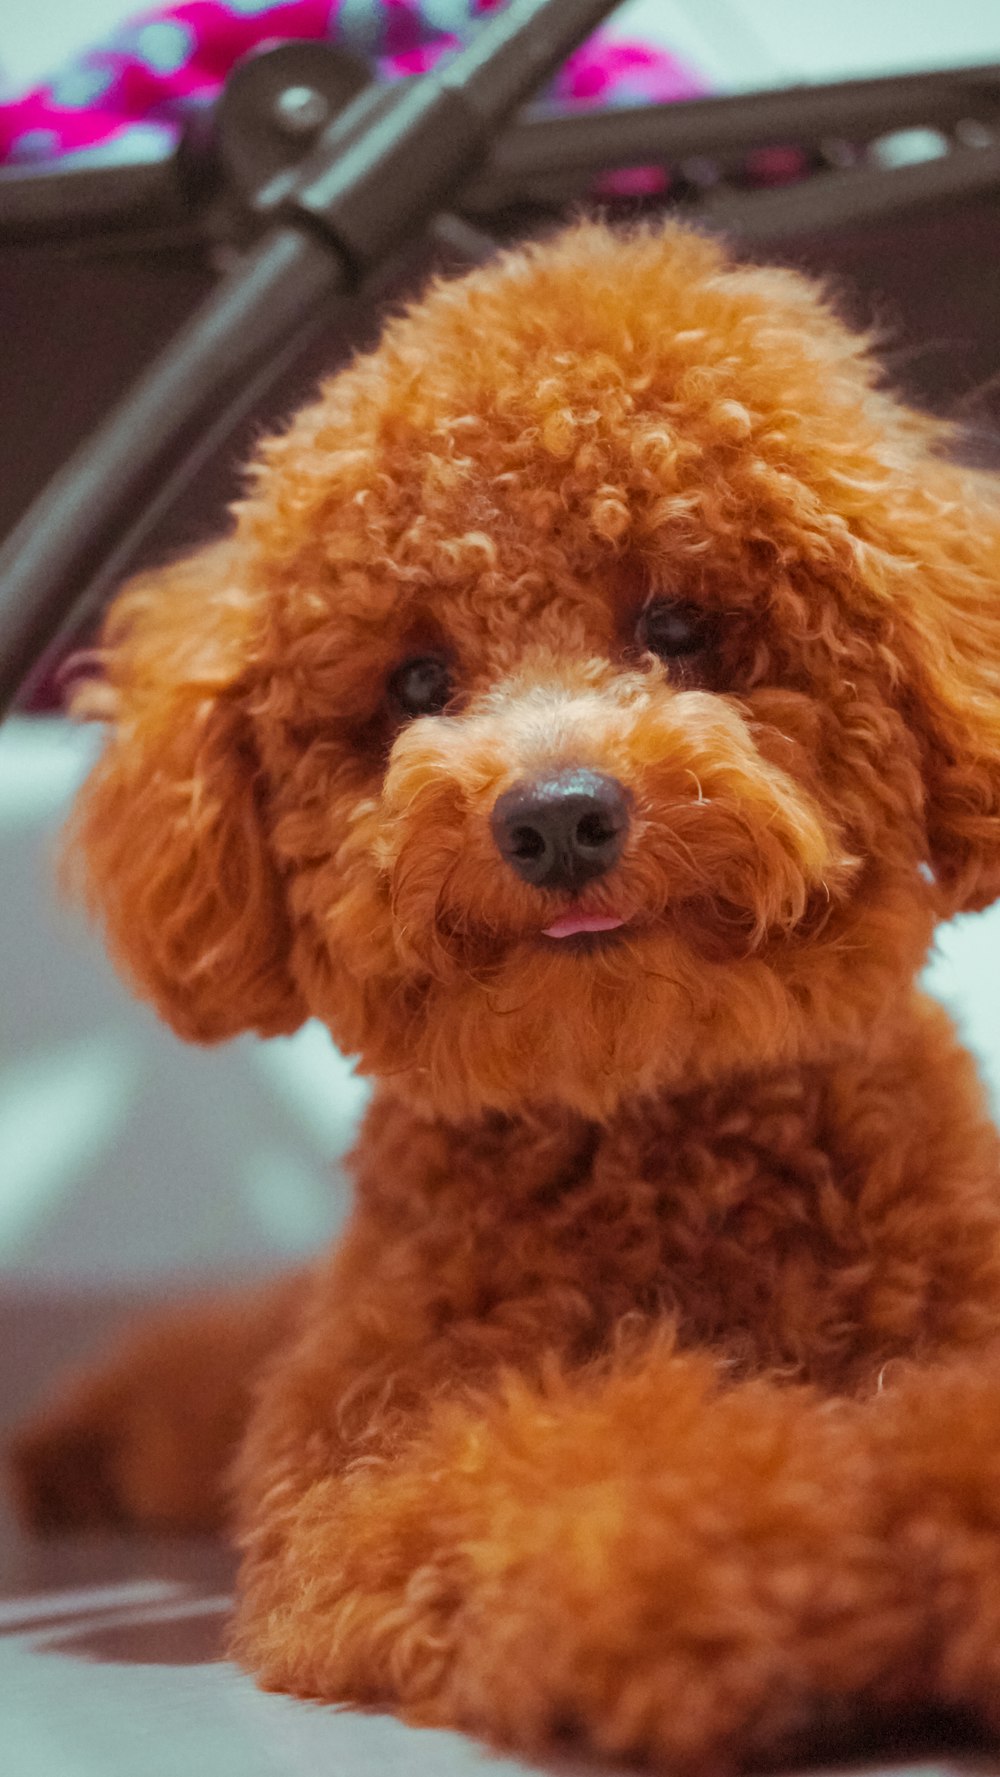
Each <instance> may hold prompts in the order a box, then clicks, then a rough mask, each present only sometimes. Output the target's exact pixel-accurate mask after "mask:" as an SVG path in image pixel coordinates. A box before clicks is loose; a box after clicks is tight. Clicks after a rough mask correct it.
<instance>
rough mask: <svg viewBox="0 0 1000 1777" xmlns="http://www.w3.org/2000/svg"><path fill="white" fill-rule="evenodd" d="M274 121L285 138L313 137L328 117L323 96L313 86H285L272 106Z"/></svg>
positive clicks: (328, 113)
mask: <svg viewBox="0 0 1000 1777" xmlns="http://www.w3.org/2000/svg"><path fill="white" fill-rule="evenodd" d="M272 114H273V116H274V121H275V123H276V124H277V126H278V128H279V129H280V130H281V132H282V134H283V135H285V136H315V135H316V133H317V131H319V130H321V129H322V128H323V125H324V124H325V123H326V122H327V120H328V118H329V115H330V107H329V105H328V104H327V101H326V99H325V98H324V96H323V94H322V93H320V92H317V91H316V88H315V87H313V86H286V87H285V89H284V91H283V92H280V93H279V94H278V96H277V98H276V99H275V101H274V104H273V106H272Z"/></svg>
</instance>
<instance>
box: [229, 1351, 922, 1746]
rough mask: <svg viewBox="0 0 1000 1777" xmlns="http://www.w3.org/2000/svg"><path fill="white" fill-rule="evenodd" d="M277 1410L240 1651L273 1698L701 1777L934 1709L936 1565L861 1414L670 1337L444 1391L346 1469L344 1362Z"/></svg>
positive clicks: (261, 1443)
mask: <svg viewBox="0 0 1000 1777" xmlns="http://www.w3.org/2000/svg"><path fill="white" fill-rule="evenodd" d="M313 1358H315V1353H314V1354H313ZM270 1393H271V1396H272V1398H271V1400H270V1402H269V1401H268V1400H266V1399H265V1400H264V1401H263V1402H262V1414H263V1416H264V1420H265V1421H266V1419H267V1417H268V1415H269V1414H270V1416H271V1419H272V1430H271V1432H270V1433H267V1432H266V1430H264V1429H263V1427H259V1428H258V1431H257V1432H256V1433H252V1434H251V1440H250V1446H249V1455H250V1470H249V1472H248V1477H247V1478H248V1481H249V1482H250V1485H251V1491H255V1494H256V1497H255V1503H254V1505H253V1507H252V1508H251V1510H250V1512H249V1515H248V1518H247V1522H246V1525H245V1536H244V1542H245V1548H246V1559H245V1564H244V1573H243V1590H242V1602H241V1606H240V1612H239V1617H238V1622H237V1628H236V1635H235V1648H236V1651H237V1653H238V1654H239V1656H240V1657H241V1658H242V1660H243V1661H244V1662H245V1663H246V1664H247V1665H248V1666H249V1667H250V1668H251V1669H252V1670H254V1671H255V1672H256V1673H257V1674H258V1675H259V1677H260V1679H261V1680H262V1682H263V1683H264V1684H265V1685H267V1686H269V1687H272V1688H277V1689H284V1690H290V1691H294V1692H298V1693H301V1694H304V1695H309V1696H314V1697H318V1698H322V1699H327V1700H336V1701H347V1702H357V1703H362V1704H377V1705H381V1706H386V1707H390V1708H395V1709H397V1710H399V1711H400V1712H401V1713H402V1714H404V1715H405V1716H407V1717H408V1718H410V1719H414V1720H417V1721H422V1722H427V1723H433V1724H436V1725H439V1726H451V1727H461V1728H465V1729H467V1730H470V1731H472V1732H475V1733H478V1734H481V1735H482V1736H483V1737H484V1738H486V1739H487V1740H489V1741H491V1742H492V1743H494V1744H495V1745H498V1746H502V1747H507V1748H514V1749H517V1750H519V1751H521V1752H523V1753H527V1754H538V1753H540V1752H543V1751H545V1750H548V1749H551V1748H552V1747H553V1746H554V1745H556V1744H557V1743H559V1742H560V1741H564V1740H565V1739H566V1738H567V1737H569V1738H571V1739H573V1740H575V1741H577V1742H579V1743H582V1744H583V1745H585V1746H586V1747H587V1748H589V1749H590V1750H591V1751H598V1752H600V1753H602V1754H604V1755H605V1756H614V1757H619V1758H621V1757H626V1758H630V1759H631V1758H637V1759H641V1760H648V1761H651V1762H652V1763H653V1765H654V1766H655V1767H656V1768H660V1769H669V1770H671V1771H674V1770H683V1771H691V1772H708V1771H711V1772H719V1771H720V1770H725V1769H731V1768H736V1767H737V1766H738V1765H740V1764H742V1763H744V1762H748V1761H752V1760H755V1759H758V1760H759V1759H762V1758H773V1757H776V1756H778V1755H785V1756H787V1755H788V1754H789V1753H790V1751H791V1750H792V1749H801V1747H802V1746H803V1744H808V1743H809V1742H810V1740H813V1741H815V1739H816V1738H818V1737H819V1736H820V1735H821V1733H822V1732H823V1731H825V1730H828V1729H829V1727H830V1724H831V1721H834V1722H836V1723H837V1724H838V1725H840V1724H841V1723H842V1722H843V1721H844V1720H846V1721H847V1722H848V1723H854V1722H858V1723H861V1722H863V1721H864V1719H865V1716H866V1713H867V1711H868V1710H880V1711H881V1710H884V1709H885V1708H887V1707H888V1708H891V1707H893V1706H895V1705H898V1706H901V1707H904V1708H905V1707H907V1706H908V1705H910V1704H914V1703H920V1702H923V1701H925V1700H926V1697H927V1687H928V1680H929V1672H928V1667H927V1662H926V1658H925V1655H926V1652H927V1649H926V1639H927V1622H926V1607H925V1597H924V1592H923V1580H922V1575H921V1573H920V1571H919V1570H918V1569H917V1568H915V1566H914V1564H913V1562H912V1560H911V1559H909V1558H908V1557H907V1558H903V1557H902V1555H901V1552H900V1548H899V1547H898V1546H897V1545H896V1543H895V1542H894V1540H893V1536H892V1533H891V1522H890V1520H891V1517H892V1510H891V1502H890V1500H889V1498H888V1496H887V1495H886V1493H885V1491H884V1489H883V1487H882V1485H881V1484H880V1476H879V1460H880V1453H879V1450H878V1449H877V1448H876V1443H877V1441H873V1440H872V1438H871V1437H870V1436H869V1434H868V1409H867V1407H866V1406H865V1405H864V1404H862V1403H858V1402H852V1401H846V1400H839V1401H830V1400H824V1399H821V1398H819V1397H818V1396H816V1395H815V1394H813V1393H812V1392H811V1391H809V1390H806V1389H799V1388H795V1387H788V1386H785V1387H783V1386H779V1385H776V1384H772V1383H769V1382H763V1381H761V1382H747V1383H738V1384H735V1385H733V1386H728V1387H727V1386H726V1385H725V1384H724V1381H722V1380H720V1376H719V1374H718V1372H717V1370H716V1367H715V1365H714V1364H713V1363H712V1361H711V1360H709V1359H708V1358H705V1357H700V1356H696V1355H691V1354H683V1353H682V1354H678V1353H676V1352H674V1351H672V1350H671V1349H670V1346H669V1342H667V1341H663V1342H661V1343H654V1344H653V1345H652V1346H651V1347H649V1348H647V1350H646V1352H645V1354H644V1355H642V1356H641V1357H636V1358H634V1359H633V1360H632V1361H630V1362H628V1363H620V1364H618V1365H617V1366H616V1367H614V1368H611V1369H606V1370H604V1371H603V1372H600V1373H598V1372H591V1373H587V1372H583V1373H578V1374H577V1376H576V1377H575V1378H574V1377H573V1376H571V1375H566V1374H565V1373H563V1374H561V1375H560V1374H556V1375H553V1376H550V1377H549V1378H548V1379H547V1380H544V1379H543V1381H541V1382H540V1383H539V1384H538V1385H530V1384H529V1383H527V1382H526V1381H523V1380H521V1379H508V1380H507V1381H506V1382H505V1381H504V1380H502V1379H500V1380H498V1381H497V1383H496V1386H495V1387H494V1388H493V1389H492V1390H491V1391H490V1394H489V1396H488V1397H486V1396H484V1395H482V1394H479V1395H473V1394H472V1393H471V1392H468V1393H466V1394H465V1396H464V1397H459V1396H458V1395H453V1396H452V1397H451V1398H450V1399H441V1400H439V1401H438V1402H437V1403H436V1404H434V1405H432V1406H431V1407H430V1409H429V1410H428V1411H427V1412H426V1413H425V1415H424V1416H423V1418H422V1423H421V1425H420V1428H419V1429H414V1430H413V1431H412V1433H411V1435H409V1436H407V1435H406V1434H405V1433H403V1432H401V1431H400V1429H399V1428H398V1427H397V1428H396V1430H395V1431H394V1432H393V1434H392V1436H391V1437H390V1438H389V1439H388V1441H387V1444H386V1447H385V1448H383V1449H382V1450H381V1452H378V1451H377V1450H375V1449H374V1448H372V1449H369V1452H368V1454H367V1455H366V1456H364V1457H363V1458H362V1459H360V1460H355V1461H354V1462H353V1463H352V1462H350V1461H348V1462H346V1463H345V1464H344V1466H343V1467H342V1468H341V1469H340V1472H338V1473H330V1472H327V1473H322V1472H320V1470H319V1468H318V1466H317V1462H318V1452H319V1450H320V1448H321V1446H322V1444H323V1435H321V1434H320V1432H319V1430H318V1429H317V1428H314V1431H313V1434H312V1436H311V1437H310V1434H309V1433H308V1432H307V1431H306V1429H305V1428H306V1419H305V1418H304V1417H303V1416H302V1415H303V1409H304V1404H305V1403H306V1402H307V1400H309V1399H310V1398H311V1399H312V1401H313V1403H314V1405H315V1406H316V1407H317V1408H319V1407H321V1405H322V1403H323V1399H324V1391H323V1389H322V1387H321V1384H320V1373H319V1370H318V1369H314V1370H313V1372H312V1373H311V1374H309V1373H308V1371H307V1368H305V1367H304V1368H302V1369H301V1370H300V1371H299V1373H298V1374H286V1375H285V1376H284V1377H283V1378H281V1379H280V1381H279V1376H278V1373H277V1372H275V1373H274V1375H273V1376H272V1379H271V1385H270ZM289 1402H293V1403H294V1405H293V1406H292V1408H291V1411H290V1410H289ZM295 1416H298V1423H299V1433H298V1434H293V1433H292V1431H291V1426H292V1423H293V1419H294V1417H295ZM278 1426H281V1427H282V1428H283V1431H282V1432H281V1433H280V1434H278V1433H277V1429H276V1428H277V1427H278ZM269 1437H270V1444H269V1443H268V1439H269Z"/></svg>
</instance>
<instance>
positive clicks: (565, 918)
mask: <svg viewBox="0 0 1000 1777" xmlns="http://www.w3.org/2000/svg"><path fill="white" fill-rule="evenodd" d="M624 924H625V921H624V920H623V919H616V918H615V915H614V914H613V913H611V914H609V913H564V914H562V916H561V917H560V918H559V919H555V920H553V922H552V924H551V925H550V926H546V927H545V936H546V938H575V937H576V934H577V932H613V931H614V930H615V929H616V927H618V926H623V925H624Z"/></svg>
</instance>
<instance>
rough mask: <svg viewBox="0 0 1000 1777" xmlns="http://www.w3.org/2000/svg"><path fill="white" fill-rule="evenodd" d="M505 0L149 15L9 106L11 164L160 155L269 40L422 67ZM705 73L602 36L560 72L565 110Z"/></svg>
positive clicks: (242, 2) (385, 64) (683, 87)
mask: <svg viewBox="0 0 1000 1777" xmlns="http://www.w3.org/2000/svg"><path fill="white" fill-rule="evenodd" d="M504 4H505V0H228V3H223V0H185V3H183V4H180V5H175V6H159V7H155V8H153V9H151V10H150V11H147V12H141V13H137V14H136V15H135V17H133V18H132V19H130V20H129V21H128V22H127V23H126V24H124V25H122V26H121V27H119V29H118V30H116V31H115V32H114V33H113V34H112V35H111V36H110V37H109V38H108V39H107V40H106V41H105V42H103V43H100V44H97V45H95V46H94V47H93V48H92V49H89V50H87V51H86V52H85V53H84V54H83V55H81V56H78V57H77V58H76V59H75V60H73V61H72V62H70V63H68V64H67V65H66V66H65V67H64V68H62V69H61V70H60V71H59V72H58V73H57V74H55V75H54V76H53V77H52V79H50V80H49V81H47V82H46V83H45V84H44V85H43V86H38V87H35V88H34V89H33V91H31V92H28V93H25V94H24V95H23V96H22V97H21V98H18V99H15V100H14V101H13V102H10V103H8V104H5V105H0V161H7V162H14V163H16V164H18V163H19V164H22V165H26V164H27V165H30V164H35V163H40V162H46V161H50V160H52V159H54V158H56V157H58V156H61V155H67V154H80V153H81V152H83V153H86V154H87V155H88V157H93V158H94V159H98V158H99V159H101V160H105V161H107V160H111V159H116V160H117V159H121V160H129V159H134V158H137V157H138V156H140V155H142V154H143V153H150V154H154V153H156V152H157V151H162V148H163V147H164V146H165V145H166V144H167V143H169V142H170V141H172V140H174V139H175V138H176V136H177V134H178V132H179V130H180V128H181V125H182V123H183V120H184V117H185V114H186V113H187V112H189V111H190V110H192V109H193V108H195V107H198V106H202V105H205V104H208V103H210V102H211V100H212V99H213V98H214V97H215V95H216V93H217V92H218V90H219V88H220V86H221V85H222V83H223V81H224V80H225V78H226V75H227V74H228V72H229V70H230V68H231V67H232V66H233V63H234V62H236V61H238V59H239V58H240V56H243V55H246V54H247V52H248V51H249V50H252V49H255V48H257V47H258V46H260V45H261V44H264V43H268V42H275V41H279V40H281V39H288V38H295V37H300V38H301V37H325V38H329V39H330V40H331V41H334V42H338V43H342V44H343V45H344V46H345V47H346V48H348V49H353V50H355V51H356V52H358V53H359V54H361V55H363V56H365V57H366V58H367V59H368V60H370V61H373V62H375V63H376V64H377V65H378V68H379V71H380V73H381V74H382V75H383V77H385V78H390V79H391V78H395V77H396V76H398V75H402V74H415V73H420V72H422V71H423V70H425V69H426V68H429V67H430V66H431V65H432V64H433V62H434V61H435V60H436V59H437V57H438V56H439V55H440V54H441V52H442V51H443V50H445V49H448V48H451V47H453V46H454V45H455V44H457V43H459V42H461V41H462V40H463V38H464V37H465V36H466V35H467V34H468V31H469V28H470V26H474V24H475V21H476V18H477V16H478V15H479V14H481V13H484V12H489V11H491V10H493V8H494V7H496V6H502V5H504ZM705 90H706V89H705V87H704V85H703V84H702V83H701V81H700V80H699V79H698V77H697V76H696V75H695V74H694V73H693V72H692V71H691V70H689V69H688V68H686V67H684V65H683V64H682V63H681V62H679V61H678V60H677V59H676V57H674V56H672V55H670V54H668V53H667V52H666V51H665V50H661V49H655V48H652V47H651V46H649V45H647V44H643V43H635V42H629V41H625V40H623V39H621V38H618V37H616V36H615V35H614V34H613V32H609V31H598V32H596V33H595V34H594V36H593V37H591V38H590V40H589V41H588V42H587V43H586V44H584V45H583V47H582V48H581V49H579V50H578V51H577V52H576V53H575V54H574V55H572V56H571V57H570V58H569V60H568V61H567V62H566V63H565V65H564V66H563V68H562V69H561V70H560V72H559V74H558V76H557V77H556V79H555V81H554V82H553V83H552V86H551V87H550V89H549V96H550V97H551V98H553V99H554V100H555V101H556V102H557V103H559V104H560V105H561V106H585V105H614V104H635V103H651V102H657V101H665V100H672V99H688V98H697V97H700V96H701V94H702V93H703V92H704V91H705Z"/></svg>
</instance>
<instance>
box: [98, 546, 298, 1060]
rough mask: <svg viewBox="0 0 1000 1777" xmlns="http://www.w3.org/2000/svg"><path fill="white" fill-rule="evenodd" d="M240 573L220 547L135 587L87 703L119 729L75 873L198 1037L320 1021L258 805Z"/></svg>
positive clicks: (126, 960) (114, 946) (140, 974)
mask: <svg viewBox="0 0 1000 1777" xmlns="http://www.w3.org/2000/svg"><path fill="white" fill-rule="evenodd" d="M237 576H238V569H237V567H236V564H235V560H234V555H233V550H232V547H231V546H230V545H228V544H219V545H215V546H214V547H212V548H210V549H206V550H202V551H201V552H200V553H199V554H197V555H195V556H192V557H191V558H190V559H188V560H187V561H184V562H181V563H179V564H177V565H175V566H174V567H171V568H167V569H164V570H162V571H160V572H157V573H152V574H148V575H145V576H143V577H142V578H140V579H139V580H137V581H136V582H134V583H133V585H132V586H130V587H129V588H128V589H127V590H126V591H125V593H124V594H122V596H121V597H120V598H119V599H118V601H117V602H116V604H115V605H114V606H113V608H112V611H111V614H110V616H109V618H108V620H107V623H106V626H105V632H104V637H103V643H102V651H103V666H104V674H105V676H104V679H103V681H102V682H101V683H100V684H98V685H96V686H94V687H93V688H87V687H85V688H84V690H83V692H82V693H81V694H80V696H79V697H78V699H77V702H78V704H80V705H82V713H84V714H93V715H98V716H102V717H107V718H108V719H109V721H110V732H109V735H108V740H107V743H106V746H105V749H104V752H103V754H102V756H101V758H100V759H99V761H98V763H97V765H96V766H95V767H94V769H93V771H92V773H91V775H90V777H89V779H88V780H87V782H86V784H85V785H84V787H83V790H82V791H81V794H80V797H79V801H78V803H77V807H76V810H75V812H74V816H73V819H72V821H71V824H70V829H69V835H68V841H69V848H68V864H69V870H70V878H71V881H73V882H74V883H75V884H78V885H79V886H80V887H81V889H82V892H83V896H84V899H85V900H86V902H87V904H88V905H89V907H90V908H91V910H92V911H93V912H95V913H97V914H99V916H100V917H101V919H102V920H103V923H104V925H105V928H106V931H107V937H108V944H109V948H110V950H111V953H112V956H113V957H114V959H115V961H116V962H117V963H118V965H119V966H120V967H121V969H122V970H123V972H124V973H125V974H126V976H127V977H128V978H129V979H130V981H131V982H132V984H133V985H134V986H135V987H136V988H137V990H138V991H139V993H140V994H141V995H142V996H143V997H144V998H146V999H149V1000H151V1001H152V1002H153V1004H154V1005H155V1006H156V1007H157V1009H158V1011H159V1012H160V1013H161V1014H162V1016H163V1017H164V1018H165V1019H166V1020H167V1022H168V1023H169V1024H171V1025H172V1026H173V1028H174V1029H175V1030H176V1031H177V1032H178V1034H179V1035H181V1036H183V1037H187V1038H190V1039H192V1040H194V1041H196V1042H217V1041H221V1040H222V1039H224V1038H226V1037H230V1036H234V1035H235V1034H236V1033H237V1032H238V1031H241V1030H248V1029H251V1030H256V1031H259V1032H260V1033H261V1034H262V1035H274V1034H277V1033H279V1032H286V1031H290V1030H294V1029H295V1028H296V1027H297V1026H298V1025H299V1024H301V1023H302V1021H303V1019H304V1017H305V1016H306V1013H305V1010H304V1008H303V1006H302V1005H301V1003H300V1001H299V997H298V995H297V993H296V991H295V988H294V986H293V984H292V981H291V979H290V976H289V973H288V949H289V933H288V923H287V916H286V913H285V907H284V902H283V897H282V893H281V885H280V882H279V880H278V875H277V871H276V868H275V865H274V863H273V860H272V858H271V855H270V852H269V849H268V845H267V840H266V835H265V832H264V827H263V822H262V818H261V810H260V806H259V804H260V781H259V767H258V764H257V760H256V756H255V753H254V749H253V741H252V736H251V732H250V725H249V721H248V718H247V715H246V711H245V707H244V701H243V699H244V695H245V686H244V685H243V684H242V683H241V674H243V673H245V667H246V658H247V637H248V633H249V629H250V625H251V622H252V606H251V601H250V600H249V599H248V597H247V595H246V594H245V593H244V592H242V591H241V589H240V585H239V581H238V577H237Z"/></svg>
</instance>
